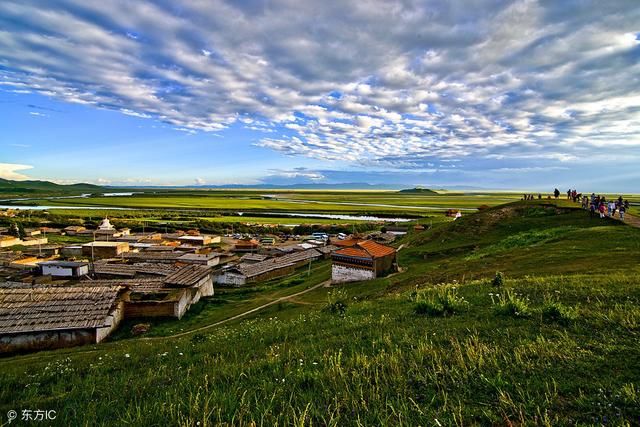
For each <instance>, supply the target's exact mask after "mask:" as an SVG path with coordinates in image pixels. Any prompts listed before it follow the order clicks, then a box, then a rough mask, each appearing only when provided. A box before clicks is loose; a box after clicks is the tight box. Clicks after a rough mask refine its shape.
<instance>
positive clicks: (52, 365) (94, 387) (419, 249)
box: [0, 203, 640, 426]
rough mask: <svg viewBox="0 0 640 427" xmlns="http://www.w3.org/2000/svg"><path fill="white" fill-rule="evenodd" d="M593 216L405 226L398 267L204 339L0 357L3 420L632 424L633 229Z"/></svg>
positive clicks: (555, 213) (637, 384) (524, 212)
mask: <svg viewBox="0 0 640 427" xmlns="http://www.w3.org/2000/svg"><path fill="white" fill-rule="evenodd" d="M586 215H587V214H585V213H584V212H583V211H581V210H575V209H571V208H569V207H566V208H565V207H562V206H560V207H558V206H551V205H546V206H545V205H541V204H533V203H532V204H527V203H516V204H512V205H507V206H503V207H500V208H495V209H489V210H486V211H483V212H480V213H478V214H475V215H469V216H465V217H463V218H462V219H460V220H458V221H455V222H451V223H448V224H444V225H442V226H438V227H434V229H433V230H431V231H428V232H423V233H417V234H413V235H410V236H408V237H407V238H406V240H405V241H404V242H403V243H404V244H406V245H408V246H407V247H406V248H405V249H402V251H401V252H400V262H401V265H402V266H403V268H405V269H406V271H405V272H404V273H400V274H397V275H394V276H392V277H387V278H383V279H378V280H376V281H373V282H366V283H354V284H347V285H343V286H340V287H336V288H334V289H330V290H327V289H324V288H320V289H317V290H315V291H313V292H310V293H308V294H305V296H304V297H301V298H300V299H298V300H296V301H292V302H289V303H286V304H282V305H280V304H279V305H274V306H272V307H271V308H270V309H268V310H267V311H264V312H262V313H260V314H258V315H256V316H255V317H254V318H253V319H250V320H245V321H242V322H238V323H234V324H229V325H227V326H224V327H220V328H214V329H210V330H207V331H205V332H200V333H196V334H190V335H186V336H181V337H176V338H171V337H168V338H166V339H165V338H154V339H153V340H145V339H130V340H121V341H115V342H111V343H105V344H101V345H97V346H91V347H85V348H80V349H73V350H64V351H56V352H43V353H41V354H38V355H33V356H22V357H14V358H10V359H5V360H1V361H0V366H1V367H2V369H1V372H2V375H0V384H1V386H0V413H2V411H5V412H6V411H7V410H9V409H12V408H14V407H43V408H56V410H57V411H58V414H59V418H58V420H57V422H59V423H60V425H75V424H79V425H82V424H92V425H95V424H96V423H98V424H100V423H101V420H104V421H102V424H103V425H112V424H120V425H122V424H133V425H185V426H186V425H196V424H197V423H200V425H202V426H206V425H252V424H253V423H255V424H256V425H276V424H278V425H283V424H286V425H290V424H295V425H340V426H342V425H462V424H465V425H513V424H518V425H530V424H541V425H567V424H575V423H578V424H589V425H592V424H604V423H613V424H625V423H634V422H636V421H637V420H638V419H639V417H640V394H639V393H638V390H639V388H640V357H638V351H637V348H638V344H639V343H640V286H639V283H638V275H639V274H640V267H639V266H638V263H637V260H638V259H640V247H639V244H638V242H640V238H639V237H640V235H639V234H638V233H640V230H638V229H635V228H632V227H628V226H625V225H624V224H619V223H616V222H609V221H601V220H599V219H597V220H590V219H589V218H588V216H586ZM497 269H499V270H501V271H504V272H505V273H506V279H505V280H504V281H503V283H502V284H501V285H500V286H498V287H496V286H494V285H493V284H492V283H491V278H492V277H493V275H494V273H495V271H496V270H497ZM581 272H582V273H581ZM470 277H473V278H474V280H469V278H470ZM445 282H446V283H445ZM327 292H329V294H327ZM214 298H215V297H214ZM335 302H340V303H341V304H342V305H344V306H346V310H345V311H344V312H343V311H342V310H340V309H339V308H340V305H339V304H335ZM208 303H212V304H216V302H215V299H214V300H212V301H209V302H208ZM330 303H331V304H330ZM203 304H207V302H203ZM184 320H185V321H187V322H188V321H189V318H188V315H187V316H186V317H185V319H184ZM179 325H180V324H179V323H176V326H178V327H179ZM114 390H117V392H115V393H114ZM114 414H115V418H114Z"/></svg>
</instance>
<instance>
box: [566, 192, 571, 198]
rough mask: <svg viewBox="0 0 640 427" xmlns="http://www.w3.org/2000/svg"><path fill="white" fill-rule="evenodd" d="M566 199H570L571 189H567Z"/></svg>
mask: <svg viewBox="0 0 640 427" xmlns="http://www.w3.org/2000/svg"><path fill="white" fill-rule="evenodd" d="M567 200H571V190H567Z"/></svg>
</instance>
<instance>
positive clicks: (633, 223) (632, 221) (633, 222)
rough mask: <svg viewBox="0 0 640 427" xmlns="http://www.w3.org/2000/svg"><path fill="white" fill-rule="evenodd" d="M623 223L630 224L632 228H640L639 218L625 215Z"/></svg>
mask: <svg viewBox="0 0 640 427" xmlns="http://www.w3.org/2000/svg"><path fill="white" fill-rule="evenodd" d="M616 219H617V220H618V221H620V218H616ZM623 222H624V223H625V224H629V225H630V226H632V227H636V228H640V218H638V217H637V216H633V215H629V214H625V215H624V221H623Z"/></svg>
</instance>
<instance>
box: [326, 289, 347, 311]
mask: <svg viewBox="0 0 640 427" xmlns="http://www.w3.org/2000/svg"><path fill="white" fill-rule="evenodd" d="M348 298H349V296H348V295H347V293H346V292H345V291H344V289H334V290H332V291H329V292H328V293H327V305H326V306H325V308H324V311H327V312H329V313H332V314H337V315H339V316H344V314H345V312H346V311H347V302H346V301H347V300H348Z"/></svg>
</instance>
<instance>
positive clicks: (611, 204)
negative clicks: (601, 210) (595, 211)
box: [609, 200, 616, 217]
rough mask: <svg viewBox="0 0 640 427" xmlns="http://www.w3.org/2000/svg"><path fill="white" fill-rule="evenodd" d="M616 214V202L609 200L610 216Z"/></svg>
mask: <svg viewBox="0 0 640 427" xmlns="http://www.w3.org/2000/svg"><path fill="white" fill-rule="evenodd" d="M615 214H616V203H615V202H614V201H613V200H611V201H609V216H610V217H613V216H614V215H615Z"/></svg>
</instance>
